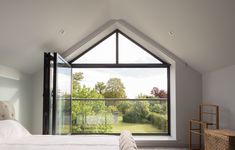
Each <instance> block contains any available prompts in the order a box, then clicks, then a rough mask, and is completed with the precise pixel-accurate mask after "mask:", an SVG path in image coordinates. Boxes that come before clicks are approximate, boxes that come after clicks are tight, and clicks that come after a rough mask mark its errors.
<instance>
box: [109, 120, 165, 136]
mask: <svg viewBox="0 0 235 150" xmlns="http://www.w3.org/2000/svg"><path fill="white" fill-rule="evenodd" d="M118 120H119V122H118V124H114V125H113V128H112V131H111V133H120V132H121V131H123V130H129V131H131V132H132V133H160V132H162V131H161V130H159V129H158V128H156V127H154V126H153V125H152V124H148V123H125V122H122V117H119V118H118Z"/></svg>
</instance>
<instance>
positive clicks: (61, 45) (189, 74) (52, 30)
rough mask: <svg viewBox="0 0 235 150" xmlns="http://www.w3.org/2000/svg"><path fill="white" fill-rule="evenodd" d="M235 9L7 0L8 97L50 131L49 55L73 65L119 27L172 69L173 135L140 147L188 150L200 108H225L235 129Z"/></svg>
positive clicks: (226, 122)
mask: <svg viewBox="0 0 235 150" xmlns="http://www.w3.org/2000/svg"><path fill="white" fill-rule="evenodd" d="M234 7H235V3H234V2H233V1H229V0H225V1H219V0H206V1H203V0H199V1H194V0H190V1H187V0H179V1H170V0H169V1H168V0H156V1H153V0H151V1H144V0H137V1H134V0H129V1H124V0H100V1H92V0H88V1H87V0H86V1H85V0H71V1H63V0H59V1H55V0H51V1H44V0H43V1H36V0H35V1H30V0H20V1H14V0H10V1H9V0H1V1H0V18H1V28H0V31H1V36H0V39H1V40H0V100H1V101H11V102H13V103H14V106H15V111H16V119H17V120H19V122H20V123H21V124H22V125H23V126H24V127H25V128H26V129H27V130H29V131H30V133H32V134H42V133H43V67H44V63H43V61H44V60H43V59H44V58H43V55H44V52H52V53H53V52H58V54H60V55H61V56H62V57H63V58H64V59H65V60H66V61H68V62H69V61H71V60H72V59H74V58H75V57H77V56H78V55H80V54H81V53H82V52H84V51H85V50H87V49H88V48H89V47H91V46H92V45H93V44H95V43H97V42H98V41H99V40H101V39H103V38H104V37H105V36H106V35H108V34H110V33H111V32H112V31H114V30H116V29H119V30H120V31H122V32H123V33H125V34H126V35H128V37H130V38H131V39H133V40H134V41H137V42H138V43H139V44H141V45H142V46H143V47H144V48H146V49H147V50H149V51H150V52H151V53H153V54H154V56H157V57H158V58H160V59H161V60H164V61H165V62H167V63H169V64H170V65H171V67H170V79H169V83H170V86H169V87H168V88H169V90H167V88H165V89H166V91H169V93H170V95H168V97H169V99H170V103H169V107H168V108H170V109H171V110H170V111H169V113H170V114H168V116H170V118H168V122H167V124H168V123H169V126H168V127H169V128H168V131H170V132H169V133H170V136H169V135H168V136H167V135H145V136H139V135H136V137H134V138H136V143H137V146H152V147H154V146H156V147H166V146H167V147H188V121H189V120H190V119H192V118H197V115H198V112H197V111H198V105H199V104H200V103H212V104H217V105H219V106H220V113H221V114H220V120H221V121H220V125H221V127H223V128H227V129H234V125H235V122H234V119H233V118H231V117H230V116H234V114H235V112H234V109H233V108H234V105H235V104H234V101H233V95H232V93H234V90H233V89H234V85H235V83H234V81H235V80H234V74H235V70H234V69H235V67H234V65H235V61H234V58H233V57H234V56H235V51H234V41H235V39H234V29H233V27H234V24H235V18H234V16H233V15H234V10H235V9H234ZM135 54H136V53H135ZM84 56H85V55H84ZM131 56H132V55H128V58H133V57H131ZM102 57H103V56H102ZM114 60H115V59H114ZM138 67H140V66H138ZM145 67H148V66H145ZM129 70H131V69H129ZM109 72H112V71H109ZM123 80H124V79H123ZM104 81H106V80H104ZM133 82H136V81H133ZM125 86H127V85H126V84H125ZM137 86H138V85H137ZM138 87H139V86H138ZM163 88H164V86H163ZM129 89H130V88H129ZM129 91H130V90H129ZM147 91H149V93H147V94H150V91H151V89H150V90H147ZM137 94H138V93H137ZM129 97H131V96H129Z"/></svg>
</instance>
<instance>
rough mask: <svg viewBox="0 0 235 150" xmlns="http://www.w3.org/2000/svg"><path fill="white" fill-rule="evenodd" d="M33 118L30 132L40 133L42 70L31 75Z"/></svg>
mask: <svg viewBox="0 0 235 150" xmlns="http://www.w3.org/2000/svg"><path fill="white" fill-rule="evenodd" d="M32 103H33V105H32V108H33V112H32V115H33V118H32V121H33V123H32V125H33V127H32V133H33V134H42V113H43V72H42V71H39V72H37V73H36V74H35V75H34V77H33V101H32Z"/></svg>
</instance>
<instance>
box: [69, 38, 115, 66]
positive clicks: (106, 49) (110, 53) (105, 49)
mask: <svg viewBox="0 0 235 150" xmlns="http://www.w3.org/2000/svg"><path fill="white" fill-rule="evenodd" d="M115 62H116V34H113V35H111V36H110V37H108V38H107V39H105V40H104V41H103V42H101V43H100V44H98V45H97V46H95V47H94V48H93V49H91V50H89V51H88V52H87V53H85V54H84V55H83V56H81V57H80V58H78V59H77V60H76V61H74V62H73V64H84V63H85V64H92V63H96V64H97V63H98V64H101V63H115Z"/></svg>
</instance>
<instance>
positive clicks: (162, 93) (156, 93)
mask: <svg viewBox="0 0 235 150" xmlns="http://www.w3.org/2000/svg"><path fill="white" fill-rule="evenodd" d="M151 94H152V95H154V96H155V97H159V98H167V92H166V91H165V90H159V89H158V88H157V87H153V89H152V90H151Z"/></svg>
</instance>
